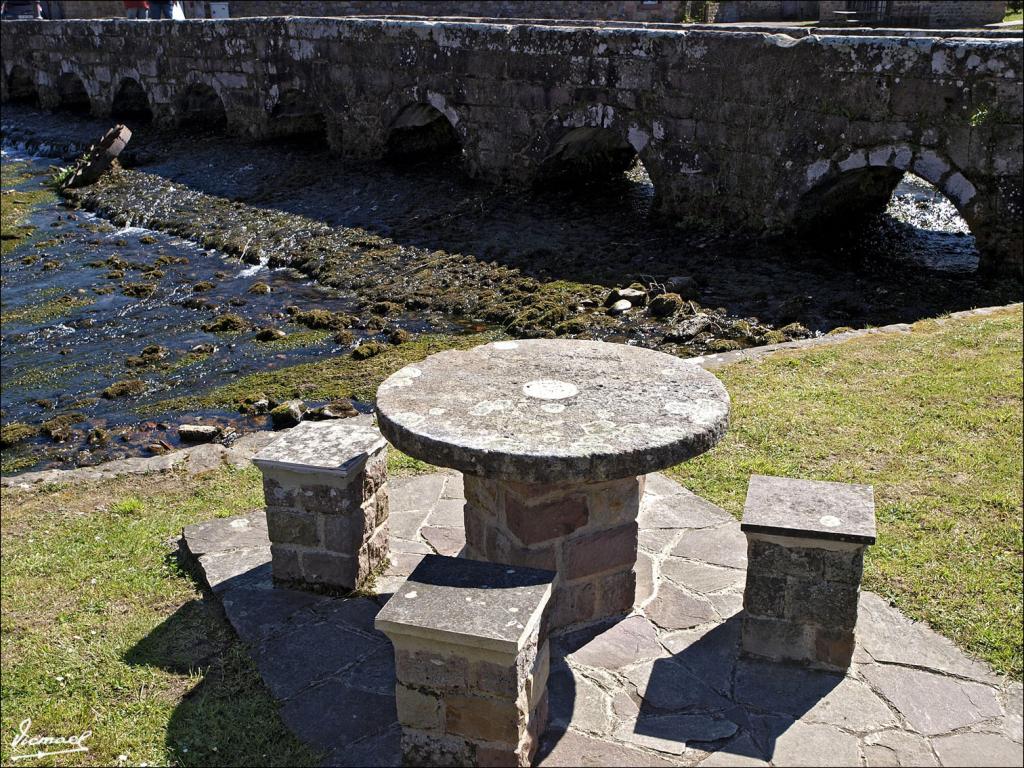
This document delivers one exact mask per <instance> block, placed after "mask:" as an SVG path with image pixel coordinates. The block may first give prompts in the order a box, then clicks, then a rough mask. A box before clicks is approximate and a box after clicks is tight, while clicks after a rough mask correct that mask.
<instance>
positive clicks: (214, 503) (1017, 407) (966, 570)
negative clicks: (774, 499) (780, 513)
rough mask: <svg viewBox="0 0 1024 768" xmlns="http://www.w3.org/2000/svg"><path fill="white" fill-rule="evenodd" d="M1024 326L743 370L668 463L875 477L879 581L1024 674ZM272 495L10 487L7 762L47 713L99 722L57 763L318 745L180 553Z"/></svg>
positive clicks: (122, 486) (687, 471)
mask: <svg viewBox="0 0 1024 768" xmlns="http://www.w3.org/2000/svg"><path fill="white" fill-rule="evenodd" d="M1021 334H1022V317H1021V310H1020V308H1019V307H1018V308H1014V309H1011V310H1006V311H1001V312H999V313H997V314H995V315H991V316H988V317H983V318H971V319H967V320H957V321H948V322H946V323H943V324H938V323H935V322H924V323H919V324H917V325H916V326H915V327H914V332H913V333H911V334H900V335H886V336H881V335H879V336H870V337H864V338H860V339H857V340H854V341H850V342H846V343H843V344H839V345H836V346H832V347H828V348H818V349H816V350H811V351H804V352H795V353H785V354H779V355H776V356H773V357H771V358H768V359H766V360H763V361H760V362H751V363H741V364H737V365H735V366H732V367H729V368H725V369H723V370H721V371H719V375H720V376H721V378H722V379H723V380H724V381H725V382H726V384H727V386H728V388H729V391H730V394H731V396H732V400H733V421H732V427H731V429H730V432H729V434H728V436H727V437H726V438H725V440H724V441H723V442H722V444H721V445H720V446H719V447H718V448H716V449H715V450H714V451H713V452H712V453H711V454H708V455H707V456H704V457H702V458H700V459H698V460H696V461H693V462H690V463H688V464H686V465H683V466H681V467H678V468H676V469H675V470H673V471H672V474H673V475H674V476H675V477H677V478H678V479H680V480H682V481H683V482H684V483H686V484H687V485H688V486H689V487H691V488H693V489H694V490H695V491H697V492H698V493H700V494H702V495H704V496H706V497H707V498H709V499H711V500H712V501H715V502H716V503H718V504H721V505H722V506H724V507H725V508H727V509H729V510H730V511H732V512H734V513H736V514H738V513H739V512H740V510H741V509H742V506H743V498H744V494H745V491H746V484H747V478H748V477H749V475H750V474H751V473H755V472H759V473H767V474H778V475H789V476H794V477H807V478H818V479H827V480H840V481H848V482H866V483H871V484H873V485H874V486H875V493H876V499H877V503H878V517H879V541H878V544H877V545H876V546H874V547H873V548H871V550H870V556H869V558H868V566H867V575H866V581H865V585H866V587H867V588H869V589H873V590H875V591H877V592H880V593H882V594H884V595H886V596H887V597H889V598H891V599H892V600H893V601H894V602H895V603H896V605H898V606H899V607H900V608H902V609H903V610H904V611H906V612H907V613H909V614H910V615H912V616H914V617H916V618H920V619H924V620H926V621H928V622H929V623H930V624H931V625H932V626H934V627H935V628H936V629H937V630H939V631H940V632H942V633H943V634H945V635H947V636H949V637H951V638H953V639H954V640H955V641H956V642H957V643H959V644H960V645H961V646H962V647H964V648H965V649H967V650H968V651H970V652H972V653H974V654H976V655H977V656H980V657H982V658H985V659H986V660H988V661H989V662H991V663H992V664H993V665H994V666H995V667H996V668H997V669H999V670H1001V671H1004V672H1007V673H1010V674H1012V675H1013V676H1015V677H1018V678H1019V677H1020V675H1021V473H1022V469H1021V450H1022V446H1021V439H1022V438H1021V419H1022V411H1021V387H1022V368H1021V354H1022V350H1021ZM394 362H395V364H396V366H398V365H401V364H403V363H404V362H406V361H405V360H404V359H403V360H401V361H399V360H397V359H396V360H395V361H394ZM390 466H391V470H392V471H393V472H396V473H401V472H416V471H424V470H426V469H428V467H426V465H424V464H422V463H421V462H417V461H414V460H412V459H409V458H408V457H403V456H401V455H400V454H395V455H393V456H392V461H391V465H390ZM261 504H262V492H261V485H260V482H259V475H258V472H257V471H256V470H255V469H254V468H251V467H250V468H248V469H245V470H235V469H223V470H218V471H216V472H211V473H208V474H206V475H203V476H199V477H193V476H188V475H185V474H180V473H170V474H162V475H151V476H146V477H125V478H121V479H115V480H109V481H104V482H100V483H92V484H88V485H82V486H76V487H71V486H66V487H60V488H54V487H50V488H42V489H38V490H33V491H16V490H4V491H3V492H2V507H0V510H2V528H0V535H2V552H3V556H2V560H0V571H2V573H0V576H2V578H0V598H2V605H3V610H2V634H3V644H2V654H0V671H2V677H3V686H2V702H3V707H2V722H0V728H2V732H3V734H4V738H3V739H2V740H0V743H2V746H0V750H2V761H3V762H4V763H5V764H10V758H11V746H10V742H11V736H12V735H13V734H14V733H16V731H17V727H18V723H20V722H21V721H22V720H23V719H25V718H29V717H30V718H32V733H35V734H47V735H71V734H75V733H81V732H82V731H85V730H91V731H92V736H91V737H90V738H89V739H88V741H87V744H88V745H89V747H90V750H91V751H90V752H89V753H87V754H77V755H71V756H62V757H61V758H59V760H58V759H51V762H50V763H49V764H53V765H57V764H59V765H117V764H139V763H149V764H150V765H161V764H176V765H240V764H259V765H303V764H314V763H315V762H316V760H317V756H316V755H313V754H311V753H310V752H309V751H308V750H306V749H304V748H303V747H302V746H301V745H300V744H299V743H297V742H296V741H295V740H294V739H293V738H292V737H291V736H290V734H289V733H288V731H287V730H286V729H285V728H284V727H283V725H282V723H281V722H280V720H279V718H278V715H277V712H276V707H275V705H274V702H273V701H272V699H271V698H270V696H269V694H268V693H267V692H266V690H265V689H264V687H263V686H262V684H261V682H260V680H259V676H258V673H257V671H256V669H255V667H254V666H253V663H252V662H251V660H250V659H249V656H248V654H247V653H246V652H245V649H244V648H243V646H242V645H241V643H240V642H239V641H238V640H237V639H236V638H235V636H234V634H233V632H232V630H231V629H230V627H229V626H228V625H227V623H226V622H225V620H224V618H223V617H222V615H221V614H220V613H219V612H218V611H217V609H216V608H214V607H212V606H211V605H210V604H209V603H208V602H206V601H204V600H203V596H202V593H201V592H200V591H199V590H198V589H197V587H196V584H195V582H194V581H193V580H192V579H191V578H190V577H189V575H188V574H187V573H185V572H184V571H183V570H182V567H181V565H180V564H179V563H178V560H177V558H176V557H175V552H176V549H177V539H178V536H179V535H180V532H181V529H182V527H183V526H185V525H188V524H189V523H192V522H195V521H198V520H204V519H209V518H212V517H215V516H226V515H232V514H238V513H241V512H245V511H248V510H250V509H252V508H254V507H257V506H260V505H261ZM121 756H124V758H123V759H121ZM30 762H32V763H33V764H43V765H45V764H47V763H46V761H42V762H39V763H37V762H36V761H30ZM22 764H24V763H22Z"/></svg>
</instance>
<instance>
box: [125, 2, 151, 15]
mask: <svg viewBox="0 0 1024 768" xmlns="http://www.w3.org/2000/svg"><path fill="white" fill-rule="evenodd" d="M124 15H125V18H127V19H148V18H149V3H148V2H147V0H124Z"/></svg>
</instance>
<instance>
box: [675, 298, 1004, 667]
mask: <svg viewBox="0 0 1024 768" xmlns="http://www.w3.org/2000/svg"><path fill="white" fill-rule="evenodd" d="M1021 333H1022V321H1021V309H1020V307H1019V306H1018V307H1016V308H1013V309H1010V310H1005V311H1000V312H999V313H997V314H994V315H991V316H988V317H973V318H969V319H959V320H955V321H954V320H950V321H946V322H944V323H942V324H939V323H936V322H922V323H917V324H916V325H915V326H914V331H913V333H911V334H898V335H878V336H869V337H864V338H861V339H858V340H855V341H851V342H847V343H843V344H840V345H836V346H831V347H825V348H818V349H816V350H812V351H803V352H796V353H788V354H779V355H775V356H772V357H770V358H767V359H765V360H763V361H761V362H746V363H740V364H738V365H734V366H730V367H728V368H724V369H722V370H720V371H718V372H717V374H718V376H720V378H721V379H722V380H723V381H724V382H725V384H726V386H727V387H728V389H729V393H730V395H731V397H732V403H733V411H732V423H731V426H730V429H729V432H728V434H727V436H726V437H725V439H724V440H723V441H722V443H721V444H720V445H719V446H718V447H717V448H716V449H715V450H714V451H712V452H711V453H709V454H706V455H705V456H702V457H700V458H699V459H697V460H695V461H692V462H689V463H688V464H684V465H682V466H680V467H677V468H676V469H675V470H673V471H672V472H671V474H672V475H673V476H674V477H675V478H676V479H678V480H680V481H681V482H683V483H684V484H685V485H687V486H688V487H689V488H691V489H692V490H693V491H694V492H696V493H698V494H700V495H702V496H704V497H706V498H708V499H709V500H711V501H713V502H715V503H716V504H719V505H721V506H723V507H725V508H726V509H728V510H729V511H730V512H733V513H734V514H736V515H737V516H739V515H740V513H741V512H742V509H743V500H744V497H745V495H746V488H747V480H748V478H749V476H750V475H751V474H768V475H781V476H787V477H802V478H809V479H817V480H835V481H841V482H852V483H869V484H871V485H873V486H874V488H875V502H876V505H877V515H878V543H877V544H876V545H875V546H873V547H871V548H870V549H869V554H868V557H867V563H866V568H865V579H864V586H865V588H867V589H870V590H874V591H876V592H878V593H880V594H882V595H884V596H885V597H887V598H889V599H891V600H892V601H893V602H894V603H895V604H896V605H897V606H898V607H899V608H900V609H901V610H903V611H904V612H905V613H907V614H909V615H910V616H912V617H914V618H916V619H921V620H924V621H927V622H928V623H929V624H930V625H931V626H932V627H934V628H935V629H936V630H938V631H939V632H941V633H942V634H944V635H946V636H947V637H949V638H951V639H952V640H954V641H955V642H956V643H957V644H958V645H960V646H961V647H962V648H964V649H966V650H967V651H968V652H970V653H972V654H974V655H976V656H978V657H980V658H983V659H985V660H986V661H988V662H989V663H991V664H992V665H993V666H994V667H995V668H996V669H998V670H1000V671H1002V672H1006V673H1008V674H1011V675H1013V676H1014V677H1016V678H1018V679H1019V678H1020V677H1021V631H1022V629H1021V599H1022V595H1021V567H1022V566H1021V564H1022V560H1021V476H1022V468H1021V463H1022V462H1021V455H1022V445H1021V439H1022V438H1021V420H1022V409H1021V388H1022V365H1021V355H1022V349H1021Z"/></svg>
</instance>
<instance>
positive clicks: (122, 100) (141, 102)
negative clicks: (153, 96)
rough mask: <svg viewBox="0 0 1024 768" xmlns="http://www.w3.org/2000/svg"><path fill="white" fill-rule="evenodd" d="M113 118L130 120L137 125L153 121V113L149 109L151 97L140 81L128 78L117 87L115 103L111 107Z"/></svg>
mask: <svg viewBox="0 0 1024 768" xmlns="http://www.w3.org/2000/svg"><path fill="white" fill-rule="evenodd" d="M110 114H111V116H112V117H114V118H117V119H119V120H130V121H134V122H137V123H148V122H150V121H151V120H152V119H153V111H152V110H151V109H150V108H149V97H147V96H146V92H145V91H144V90H143V89H142V86H141V85H140V84H139V81H138V80H136V79H135V78H132V77H126V78H124V79H123V80H122V81H121V84H120V85H118V87H117V93H115V94H114V102H113V104H112V105H111V107H110Z"/></svg>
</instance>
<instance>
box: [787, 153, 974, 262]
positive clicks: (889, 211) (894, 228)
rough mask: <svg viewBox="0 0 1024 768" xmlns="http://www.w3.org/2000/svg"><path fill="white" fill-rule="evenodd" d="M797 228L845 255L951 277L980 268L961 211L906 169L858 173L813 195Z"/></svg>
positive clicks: (849, 173)
mask: <svg viewBox="0 0 1024 768" xmlns="http://www.w3.org/2000/svg"><path fill="white" fill-rule="evenodd" d="M797 228H798V229H799V230H800V231H801V232H803V233H804V234H806V235H809V236H810V237H811V238H813V239H814V240H816V241H819V242H820V241H822V240H827V241H828V242H829V243H830V244H831V246H832V247H835V248H839V249H840V250H850V249H851V247H856V249H859V250H861V251H865V252H867V251H870V256H871V258H893V259H896V260H899V261H912V262H915V263H917V264H919V265H921V266H925V267H929V268H935V269H941V270H944V271H951V272H968V271H973V270H974V269H976V268H977V266H978V260H979V254H978V248H977V244H976V242H975V237H974V234H973V233H972V231H971V227H970V225H969V223H968V221H967V219H966V218H965V217H964V212H963V211H962V210H961V208H960V206H958V205H957V204H956V202H955V201H953V200H952V199H951V198H949V197H948V196H947V195H946V194H945V193H944V192H943V191H942V190H941V189H939V188H938V187H937V186H935V185H934V184H932V183H931V182H930V181H928V180H927V179H924V178H922V177H921V176H918V175H917V174H915V173H912V172H908V171H904V170H902V169H900V168H892V167H888V166H882V167H865V168H858V169H855V170H850V171H846V172H845V173H841V174H839V175H838V176H837V177H836V178H835V179H833V180H831V181H829V182H827V183H825V184H823V185H821V186H820V187H818V188H815V189H812V190H811V191H810V192H808V193H807V194H805V195H804V197H803V199H802V200H801V208H800V211H799V213H798V217H797ZM864 255H865V257H866V253H865V254H864Z"/></svg>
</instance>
